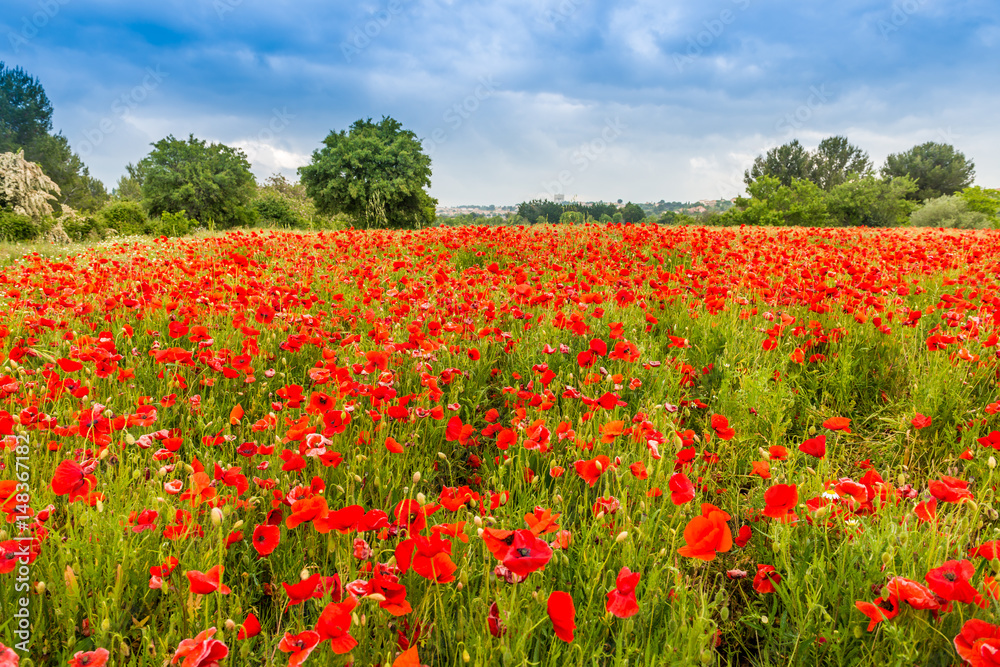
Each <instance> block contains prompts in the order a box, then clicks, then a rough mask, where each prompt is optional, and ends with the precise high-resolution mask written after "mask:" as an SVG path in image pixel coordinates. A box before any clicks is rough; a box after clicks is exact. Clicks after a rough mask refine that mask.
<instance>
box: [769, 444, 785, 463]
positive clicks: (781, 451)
mask: <svg viewBox="0 0 1000 667" xmlns="http://www.w3.org/2000/svg"><path fill="white" fill-rule="evenodd" d="M767 455H768V458H770V459H771V460H772V461H784V460H785V459H787V458H788V450H787V449H785V448H784V447H782V446H781V445H771V446H770V447H768V449H767Z"/></svg>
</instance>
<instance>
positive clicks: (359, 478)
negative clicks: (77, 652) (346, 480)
mask: <svg viewBox="0 0 1000 667" xmlns="http://www.w3.org/2000/svg"><path fill="white" fill-rule="evenodd" d="M354 481H355V482H357V483H358V484H360V483H361V475H355V476H354Z"/></svg>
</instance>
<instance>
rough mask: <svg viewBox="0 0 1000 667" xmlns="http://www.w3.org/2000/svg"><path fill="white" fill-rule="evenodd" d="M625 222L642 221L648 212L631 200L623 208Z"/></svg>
mask: <svg viewBox="0 0 1000 667" xmlns="http://www.w3.org/2000/svg"><path fill="white" fill-rule="evenodd" d="M621 214H622V221H623V222H641V221H642V220H644V219H645V218H646V212H645V211H643V210H642V207H641V206H639V205H638V204H633V203H632V202H629V203H627V204H625V206H623V207H622V210H621Z"/></svg>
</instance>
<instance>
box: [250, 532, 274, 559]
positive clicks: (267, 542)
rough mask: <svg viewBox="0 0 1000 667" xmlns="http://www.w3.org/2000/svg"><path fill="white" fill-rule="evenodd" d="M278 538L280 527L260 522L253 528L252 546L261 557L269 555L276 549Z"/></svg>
mask: <svg viewBox="0 0 1000 667" xmlns="http://www.w3.org/2000/svg"><path fill="white" fill-rule="evenodd" d="M280 540H281V528H279V527H278V526H273V525H271V524H261V525H259V526H257V527H256V528H254V530H253V541H252V544H253V548H254V549H256V551H257V554H258V555H259V556H260V557H261V558H264V557H265V556H269V555H270V554H271V552H273V551H274V550H275V549H277V548H278V542H279V541H280Z"/></svg>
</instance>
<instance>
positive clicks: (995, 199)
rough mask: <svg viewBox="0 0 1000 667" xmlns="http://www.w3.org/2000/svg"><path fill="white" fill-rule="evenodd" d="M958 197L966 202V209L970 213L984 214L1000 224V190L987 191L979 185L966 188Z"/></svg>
mask: <svg viewBox="0 0 1000 667" xmlns="http://www.w3.org/2000/svg"><path fill="white" fill-rule="evenodd" d="M958 196H959V197H961V198H962V201H964V202H965V207H966V208H967V209H968V210H970V211H975V212H977V213H982V214H984V215H986V216H987V217H989V218H990V220H991V221H992V222H993V223H994V225H996V223H997V222H1000V219H998V217H997V216H998V215H1000V190H987V189H985V188H982V187H980V186H978V185H975V186H972V187H969V188H965V189H964V190H962V191H961V192H960V193H958Z"/></svg>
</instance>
